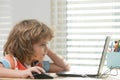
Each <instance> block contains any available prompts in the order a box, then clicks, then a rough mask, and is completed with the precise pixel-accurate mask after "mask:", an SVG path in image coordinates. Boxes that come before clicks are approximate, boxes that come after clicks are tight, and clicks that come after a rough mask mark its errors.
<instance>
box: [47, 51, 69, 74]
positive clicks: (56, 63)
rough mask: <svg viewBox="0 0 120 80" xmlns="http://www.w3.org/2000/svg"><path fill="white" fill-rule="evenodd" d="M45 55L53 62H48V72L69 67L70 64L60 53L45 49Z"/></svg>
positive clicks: (64, 69) (65, 69)
mask: <svg viewBox="0 0 120 80" xmlns="http://www.w3.org/2000/svg"><path fill="white" fill-rule="evenodd" d="M47 55H48V56H49V57H50V58H51V59H52V61H53V63H51V64H50V69H49V72H59V71H67V70H69V69H70V65H69V64H68V63H67V62H66V61H65V59H64V58H63V57H61V56H60V55H57V54H56V53H55V52H53V51H52V50H50V49H47Z"/></svg>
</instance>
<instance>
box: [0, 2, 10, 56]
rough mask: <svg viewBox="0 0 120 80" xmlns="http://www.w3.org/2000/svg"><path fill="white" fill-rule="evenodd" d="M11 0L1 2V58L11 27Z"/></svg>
mask: <svg viewBox="0 0 120 80" xmlns="http://www.w3.org/2000/svg"><path fill="white" fill-rule="evenodd" d="M11 10H12V7H11V0H0V56H2V55H3V45H4V44H5V41H6V39H7V36H8V33H9V31H10V28H11V27H10V26H11Z"/></svg>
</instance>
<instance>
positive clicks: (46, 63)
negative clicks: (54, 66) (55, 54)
mask: <svg viewBox="0 0 120 80" xmlns="http://www.w3.org/2000/svg"><path fill="white" fill-rule="evenodd" d="M42 65H43V68H44V69H45V71H46V72H48V71H49V69H50V62H49V61H43V63H42Z"/></svg>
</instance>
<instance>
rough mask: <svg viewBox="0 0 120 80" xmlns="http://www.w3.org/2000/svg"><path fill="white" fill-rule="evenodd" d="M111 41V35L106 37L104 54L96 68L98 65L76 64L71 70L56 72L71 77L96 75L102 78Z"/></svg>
mask: <svg viewBox="0 0 120 80" xmlns="http://www.w3.org/2000/svg"><path fill="white" fill-rule="evenodd" d="M109 42H110V36H107V37H106V39H105V44H104V48H103V51H102V56H101V59H100V63H99V66H98V68H97V69H96V67H91V68H90V67H81V66H76V67H72V66H71V70H70V71H62V72H58V73H56V74H57V75H58V76H69V77H96V78H100V77H101V75H102V71H103V67H104V63H105V59H106V54H107V50H108V46H109ZM80 69H82V70H80Z"/></svg>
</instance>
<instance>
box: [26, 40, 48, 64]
mask: <svg viewBox="0 0 120 80" xmlns="http://www.w3.org/2000/svg"><path fill="white" fill-rule="evenodd" d="M33 50H34V56H32V58H31V60H30V61H28V64H31V63H33V62H34V61H39V62H42V61H43V58H44V56H45V55H46V54H47V42H45V41H42V42H38V43H35V44H33Z"/></svg>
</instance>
